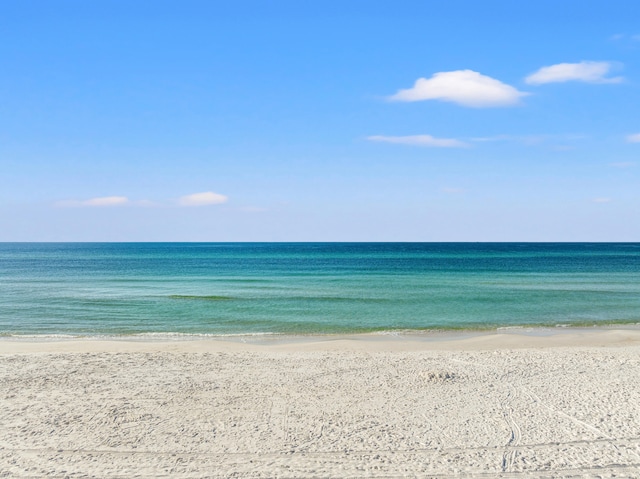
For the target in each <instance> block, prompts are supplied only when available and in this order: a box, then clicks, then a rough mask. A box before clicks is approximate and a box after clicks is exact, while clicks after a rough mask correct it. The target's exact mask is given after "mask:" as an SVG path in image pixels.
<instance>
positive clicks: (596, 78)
mask: <svg viewBox="0 0 640 479" xmlns="http://www.w3.org/2000/svg"><path fill="white" fill-rule="evenodd" d="M612 67H613V64H612V63H610V62H587V61H583V62H580V63H558V64H556V65H550V66H547V67H542V68H540V69H539V70H538V71H536V72H534V73H532V74H531V75H529V76H528V77H526V78H525V79H524V81H525V82H526V83H528V84H529V85H543V84H545V83H564V82H568V81H581V82H586V83H620V82H621V81H622V80H623V78H622V77H607V76H606V75H607V74H608V73H609V71H610V70H611V69H612Z"/></svg>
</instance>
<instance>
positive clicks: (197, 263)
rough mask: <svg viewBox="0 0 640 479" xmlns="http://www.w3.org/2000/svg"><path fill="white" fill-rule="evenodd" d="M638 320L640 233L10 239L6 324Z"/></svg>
mask: <svg viewBox="0 0 640 479" xmlns="http://www.w3.org/2000/svg"><path fill="white" fill-rule="evenodd" d="M638 322H640V244H639V243H633V244H632V243H613V244H604V243H595V244H588V243H576V244H569V243H558V244H552V243H545V244H536V243H0V335H32V334H38V335H40V334H43V335H51V334H71V335H103V334H107V335H122V334H139V333H189V334H247V333H270V332H271V333H289V334H306V333H342V332H364V331H376V330H395V329H403V330H404V329H418V330H424V329H463V328H472V329H477V328H480V329H484V328H495V327H504V326H519V325H549V326H555V325H558V324H561V325H592V324H611V323H638Z"/></svg>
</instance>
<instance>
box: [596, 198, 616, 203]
mask: <svg viewBox="0 0 640 479" xmlns="http://www.w3.org/2000/svg"><path fill="white" fill-rule="evenodd" d="M592 201H593V202H594V203H611V202H612V201H613V200H612V199H611V198H594V199H593V200H592Z"/></svg>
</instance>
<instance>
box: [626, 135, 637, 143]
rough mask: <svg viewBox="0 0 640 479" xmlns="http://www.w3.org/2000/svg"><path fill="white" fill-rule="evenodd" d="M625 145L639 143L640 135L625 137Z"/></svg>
mask: <svg viewBox="0 0 640 479" xmlns="http://www.w3.org/2000/svg"><path fill="white" fill-rule="evenodd" d="M627 143H640V133H634V134H633V135H627Z"/></svg>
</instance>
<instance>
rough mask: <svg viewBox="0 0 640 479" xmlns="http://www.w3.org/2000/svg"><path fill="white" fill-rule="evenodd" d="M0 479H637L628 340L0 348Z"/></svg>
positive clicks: (631, 337) (638, 350)
mask: <svg viewBox="0 0 640 479" xmlns="http://www.w3.org/2000/svg"><path fill="white" fill-rule="evenodd" d="M0 384H1V385H2V387H1V388H0V397H1V399H0V477H12V478H13V477H15V478H27V477H28V478H36V477H110V478H115V477H117V478H125V477H172V478H196V477H282V478H301V477H305V478H306V477H309V478H311V477H313V478H320V477H322V478H325V477H326V478H344V477H353V478H357V477H358V478H359V477H385V478H386V477H438V478H448V477H451V478H453V477H483V478H484V477H505V478H506V477H517V478H520V477H523V478H551V477H553V478H556V477H562V478H591V477H593V478H596V477H598V478H609V477H611V478H613V477H638V476H640V331H639V330H638V329H634V328H618V329H616V328H611V329H595V328H591V329H584V330H582V329H575V330H574V329H567V330H560V329H558V330H554V329H549V330H539V331H537V330H514V331H498V332H496V331H493V332H485V333H482V334H480V333H458V334H454V333H448V334H443V335H415V334H401V333H398V334H391V335H352V336H316V337H292V338H276V339H274V338H272V339H264V338H262V339H251V338H249V339H247V338H242V337H235V338H227V339H224V340H223V339H203V340H172V341H167V340H164V341H159V340H158V341H151V340H144V341H143V340H104V339H102V340H98V339H72V340H47V341H42V340H39V339H29V340H27V339H21V340H16V339H3V340H2V341H0Z"/></svg>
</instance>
